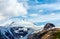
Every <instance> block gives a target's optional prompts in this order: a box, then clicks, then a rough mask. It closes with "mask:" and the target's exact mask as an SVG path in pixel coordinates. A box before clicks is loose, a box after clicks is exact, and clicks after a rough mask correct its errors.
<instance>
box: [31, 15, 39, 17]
mask: <svg viewBox="0 0 60 39" xmlns="http://www.w3.org/2000/svg"><path fill="white" fill-rule="evenodd" d="M30 16H31V17H35V16H39V14H30Z"/></svg>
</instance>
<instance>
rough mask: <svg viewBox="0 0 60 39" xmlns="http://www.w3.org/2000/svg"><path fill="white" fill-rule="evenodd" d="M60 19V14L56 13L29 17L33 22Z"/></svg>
mask: <svg viewBox="0 0 60 39" xmlns="http://www.w3.org/2000/svg"><path fill="white" fill-rule="evenodd" d="M59 19H60V14H55V15H51V14H48V15H40V16H37V17H34V18H31V19H29V18H28V21H32V22H47V21H52V20H59Z"/></svg>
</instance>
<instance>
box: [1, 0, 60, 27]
mask: <svg viewBox="0 0 60 39" xmlns="http://www.w3.org/2000/svg"><path fill="white" fill-rule="evenodd" d="M11 19H12V20H15V19H19V20H22V19H25V20H26V21H31V22H33V23H35V24H36V25H38V26H41V25H45V24H46V23H53V24H55V25H56V26H60V0H0V24H3V23H5V22H6V21H8V20H11ZM16 21H17V20H16Z"/></svg>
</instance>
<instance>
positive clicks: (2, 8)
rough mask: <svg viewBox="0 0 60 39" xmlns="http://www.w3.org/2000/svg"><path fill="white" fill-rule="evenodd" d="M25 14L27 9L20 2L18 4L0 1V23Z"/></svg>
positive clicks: (12, 0) (11, 0) (15, 0)
mask: <svg viewBox="0 0 60 39" xmlns="http://www.w3.org/2000/svg"><path fill="white" fill-rule="evenodd" d="M26 14H27V9H26V8H25V7H24V5H23V3H22V2H21V3H18V2H17V0H0V21H3V20H7V19H8V18H11V17H16V16H24V15H26Z"/></svg>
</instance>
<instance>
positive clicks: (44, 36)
mask: <svg viewBox="0 0 60 39" xmlns="http://www.w3.org/2000/svg"><path fill="white" fill-rule="evenodd" d="M28 39H60V28H54V29H50V30H47V31H46V30H43V31H40V32H38V33H34V34H32V35H30V36H29V37H28Z"/></svg>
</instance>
